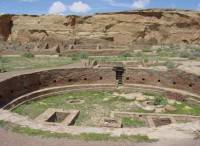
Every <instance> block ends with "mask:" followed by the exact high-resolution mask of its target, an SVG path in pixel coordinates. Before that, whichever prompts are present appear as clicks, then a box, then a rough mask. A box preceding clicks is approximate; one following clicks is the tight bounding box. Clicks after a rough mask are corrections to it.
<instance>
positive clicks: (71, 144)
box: [0, 129, 200, 146]
mask: <svg viewBox="0 0 200 146" xmlns="http://www.w3.org/2000/svg"><path fill="white" fill-rule="evenodd" d="M0 146H200V140H198V141H197V140H192V139H178V140H176V139H174V140H171V139H170V140H167V139H166V140H164V141H159V142H156V143H131V142H85V141H71V140H67V139H54V138H48V139H44V138H40V137H30V136H26V135H21V134H17V133H12V132H8V131H5V130H3V129H0Z"/></svg>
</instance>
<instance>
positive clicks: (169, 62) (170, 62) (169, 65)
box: [164, 61, 176, 69]
mask: <svg viewBox="0 0 200 146" xmlns="http://www.w3.org/2000/svg"><path fill="white" fill-rule="evenodd" d="M164 65H165V66H166V67H167V68H168V69H174V68H176V64H175V63H174V62H172V61H167V62H166V63H165V64H164Z"/></svg>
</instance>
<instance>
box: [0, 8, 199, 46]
mask: <svg viewBox="0 0 200 146" xmlns="http://www.w3.org/2000/svg"><path fill="white" fill-rule="evenodd" d="M0 39H2V40H7V41H9V42H10V41H11V42H21V43H25V42H37V45H38V46H37V47H42V45H43V47H50V46H53V45H55V43H56V44H60V43H61V44H62V45H68V44H115V45H127V44H134V43H151V44H160V43H167V44H180V43H187V44H190V43H191V44H200V13H199V12H193V11H186V10H160V9H153V10H152V9H149V10H139V11H130V12H118V13H102V14H95V15H93V16H87V17H79V16H55V15H42V16H31V15H1V16H0ZM45 43H46V44H45ZM44 44H45V45H44Z"/></svg>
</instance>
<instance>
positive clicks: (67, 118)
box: [36, 108, 80, 126]
mask: <svg viewBox="0 0 200 146" xmlns="http://www.w3.org/2000/svg"><path fill="white" fill-rule="evenodd" d="M79 113H80V111H79V110H63V109H54V108H49V109H47V110H46V111H45V112H44V113H42V114H41V115H39V116H38V117H37V118H36V120H37V121H38V122H45V123H48V124H63V125H66V126H70V125H73V124H74V123H75V121H76V118H77V117H78V115H79Z"/></svg>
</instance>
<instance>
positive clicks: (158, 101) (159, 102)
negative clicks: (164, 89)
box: [154, 97, 167, 105]
mask: <svg viewBox="0 0 200 146" xmlns="http://www.w3.org/2000/svg"><path fill="white" fill-rule="evenodd" d="M166 104H167V99H165V98H164V97H156V98H155V99H154V105H166Z"/></svg>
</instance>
